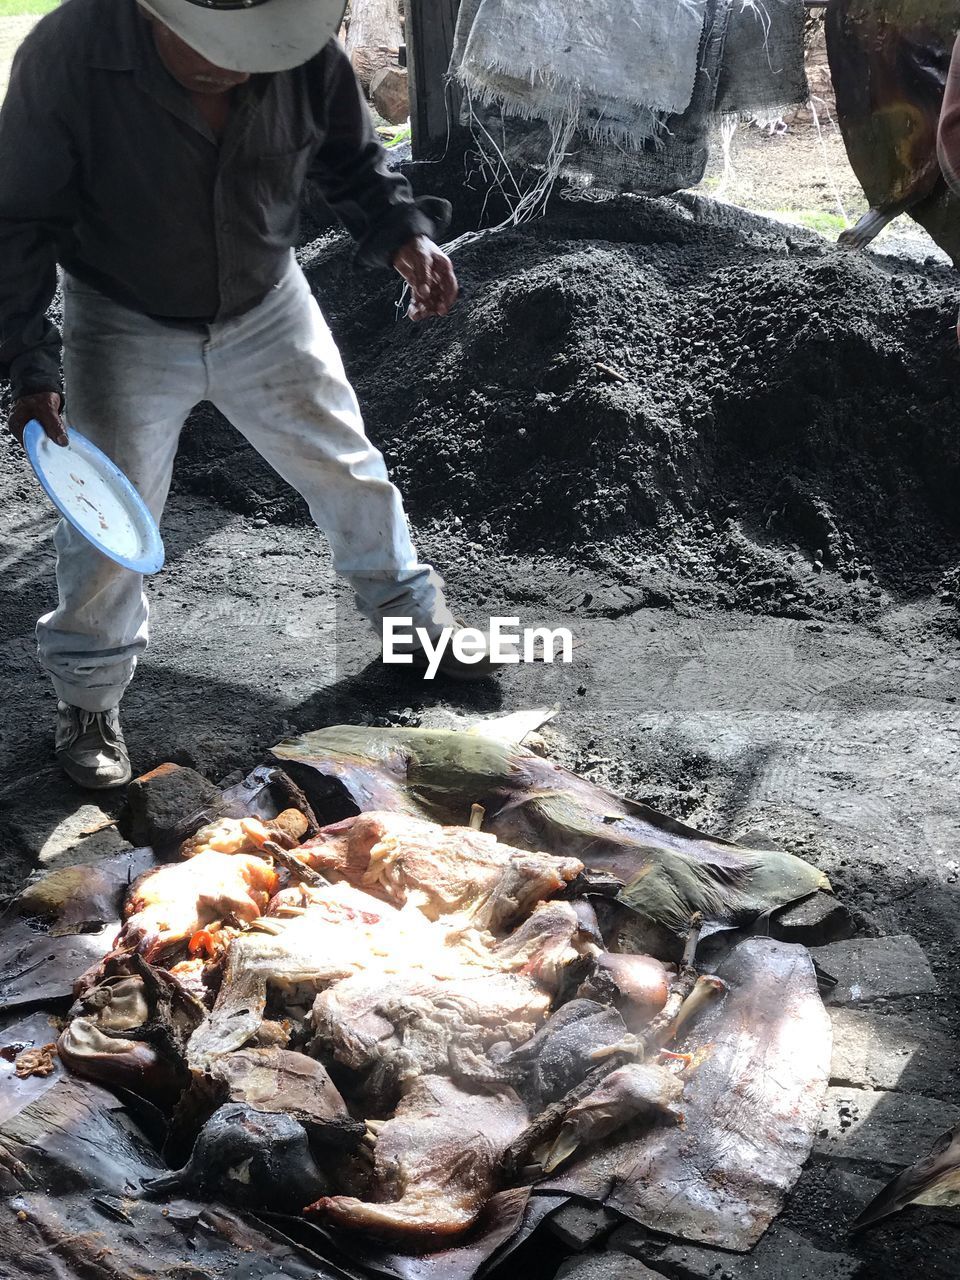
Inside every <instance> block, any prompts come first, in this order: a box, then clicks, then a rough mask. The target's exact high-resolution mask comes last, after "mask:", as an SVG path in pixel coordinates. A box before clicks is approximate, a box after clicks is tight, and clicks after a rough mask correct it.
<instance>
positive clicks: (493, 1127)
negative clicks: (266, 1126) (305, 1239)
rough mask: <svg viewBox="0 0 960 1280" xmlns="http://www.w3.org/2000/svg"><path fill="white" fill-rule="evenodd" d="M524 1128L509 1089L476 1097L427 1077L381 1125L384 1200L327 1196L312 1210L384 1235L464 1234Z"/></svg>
mask: <svg viewBox="0 0 960 1280" xmlns="http://www.w3.org/2000/svg"><path fill="white" fill-rule="evenodd" d="M526 1123H527V1113H526V1111H525V1110H524V1107H523V1106H522V1104H521V1102H520V1100H519V1098H517V1096H516V1094H514V1093H513V1092H512V1090H510V1089H503V1090H500V1091H497V1092H490V1091H477V1092H473V1091H469V1090H467V1089H466V1088H462V1087H461V1086H459V1085H457V1084H454V1082H453V1081H452V1080H448V1079H446V1078H444V1077H443V1076H422V1077H421V1078H420V1079H419V1080H417V1081H416V1082H415V1084H414V1085H413V1086H412V1087H411V1089H410V1091H409V1093H408V1094H407V1095H406V1096H405V1097H404V1098H403V1100H402V1101H401V1102H400V1105H399V1106H398V1108H397V1111H396V1115H395V1116H394V1117H393V1119H392V1120H387V1121H385V1122H384V1123H383V1125H382V1127H380V1126H377V1127H378V1128H379V1136H378V1139H377V1144H376V1148H375V1152H374V1182H375V1187H376V1191H377V1194H378V1195H379V1197H380V1202H379V1203H376V1204H370V1203H367V1202H366V1201H363V1200H357V1199H355V1198H354V1197H353V1196H325V1197H324V1198H323V1199H322V1200H318V1201H317V1202H316V1204H314V1205H311V1206H310V1208H309V1209H308V1210H307V1212H314V1213H319V1214H321V1215H322V1216H323V1217H325V1218H326V1219H328V1220H329V1221H331V1222H333V1223H336V1224H337V1225H338V1226H341V1227H348V1228H352V1229H354V1230H362V1231H370V1232H373V1233H374V1234H376V1235H380V1236H387V1237H394V1238H400V1239H402V1238H404V1237H410V1236H424V1235H433V1236H439V1237H450V1236H455V1235H459V1234H460V1233H462V1232H464V1231H466V1230H467V1229H468V1228H469V1227H470V1226H472V1225H473V1223H474V1222H475V1221H476V1218H477V1215H478V1213H479V1212H480V1210H481V1209H482V1208H483V1205H484V1203H485V1202H486V1200H487V1199H488V1198H489V1197H490V1196H491V1195H492V1194H493V1192H494V1190H495V1189H496V1187H495V1181H494V1180H495V1175H496V1169H497V1165H498V1163H499V1161H500V1158H501V1157H502V1155H503V1153H504V1151H505V1150H506V1149H507V1147H508V1146H509V1145H510V1143H511V1142H512V1141H513V1139H514V1138H515V1137H517V1135H518V1134H519V1133H520V1132H521V1131H522V1130H523V1128H524V1127H525V1125H526Z"/></svg>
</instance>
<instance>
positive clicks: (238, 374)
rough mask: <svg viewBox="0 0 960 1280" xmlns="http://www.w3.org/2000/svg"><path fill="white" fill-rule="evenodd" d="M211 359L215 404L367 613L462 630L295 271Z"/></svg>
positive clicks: (211, 349) (218, 330)
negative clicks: (414, 538) (277, 482)
mask: <svg viewBox="0 0 960 1280" xmlns="http://www.w3.org/2000/svg"><path fill="white" fill-rule="evenodd" d="M207 360H208V369H209V371H210V392H209V398H210V399H211V400H212V401H213V402H214V404H216V406H217V407H218V408H219V409H220V410H221V411H222V412H223V413H224V414H225V415H226V417H227V418H229V419H230V421H231V422H232V423H233V425H234V426H235V427H236V428H237V429H238V430H239V431H240V432H242V433H243V435H244V436H245V437H246V438H247V439H248V440H249V441H250V443H251V444H252V445H253V447H254V448H255V449H256V450H257V451H258V453H260V454H262V456H263V457H264V458H265V459H266V460H267V462H269V463H270V465H271V466H272V467H273V468H274V470H275V471H277V472H278V473H279V475H281V476H282V477H283V478H284V480H286V481H287V483H288V484H290V485H292V486H293V488H295V489H296V490H297V491H298V492H299V493H301V494H302V495H303V497H304V498H305V499H306V501H307V504H308V506H309V508H310V514H311V516H312V517H313V519H314V520H315V521H316V523H317V525H318V526H319V528H320V529H321V530H322V531H323V533H324V534H325V535H326V536H327V539H328V540H329V543H330V548H331V551H332V552H333V562H334V567H335V569H336V570H337V572H338V573H340V574H342V575H343V576H344V577H345V578H346V579H347V580H348V581H349V583H350V585H351V587H352V588H353V590H354V592H355V594H356V597H357V603H358V606H359V608H360V611H361V613H363V614H364V616H365V617H367V618H369V619H370V620H371V621H372V622H374V623H376V622H378V621H379V620H380V619H381V618H383V617H410V618H412V619H413V623H414V626H425V627H428V628H429V629H430V630H431V632H438V631H439V630H440V629H441V628H443V627H447V626H453V625H455V624H454V619H453V617H452V615H451V613H450V611H449V609H448V608H447V605H446V602H445V600H444V597H443V584H442V582H441V580H440V579H439V577H438V576H437V574H436V573H435V572H434V571H433V570H432V569H431V567H430V566H429V565H427V564H421V563H420V562H419V561H418V559H417V555H416V552H415V550H414V548H413V545H412V543H411V541H410V534H409V530H408V527H407V519H406V516H405V514H404V510H403V503H402V501H401V498H400V494H399V493H398V492H397V490H396V488H395V487H394V486H393V485H392V484H391V483H390V480H389V478H388V476H387V470H386V466H385V465H384V461H383V457H382V455H381V454H380V452H379V451H378V450H377V449H375V448H374V447H373V445H372V444H371V443H370V441H369V440H368V439H367V437H366V435H365V433H364V429H363V421H362V418H361V416H360V410H359V407H358V405H357V399H356V396H355V395H354V392H353V388H352V387H351V386H350V384H349V382H348V381H347V378H346V374H345V373H344V369H343V362H342V360H341V359H340V353H339V351H338V350H337V347H336V343H335V342H334V340H333V336H332V335H331V333H330V330H329V328H328V327H327V324H326V321H325V320H324V318H323V316H322V315H321V313H320V308H319V307H318V306H317V303H316V300H315V299H314V298H313V296H312V294H311V292H310V287H309V285H308V284H307V281H306V279H305V278H304V276H303V273H302V272H301V271H300V269H299V267H297V266H296V265H295V264H293V263H292V264H291V269H290V270H289V271H288V272H287V273H286V275H285V276H284V278H283V280H282V281H281V282H280V284H279V285H278V286H277V287H276V288H275V289H273V290H272V291H271V293H270V294H269V295H268V297H267V298H266V300H265V301H264V302H263V303H262V304H261V305H260V306H259V307H257V308H256V309H255V310H254V311H252V312H250V313H249V314H248V315H246V316H244V317H242V318H241V319H239V320H236V321H233V322H228V323H226V324H223V325H218V326H215V327H214V328H213V329H212V331H211V340H210V342H209V344H208V348H207Z"/></svg>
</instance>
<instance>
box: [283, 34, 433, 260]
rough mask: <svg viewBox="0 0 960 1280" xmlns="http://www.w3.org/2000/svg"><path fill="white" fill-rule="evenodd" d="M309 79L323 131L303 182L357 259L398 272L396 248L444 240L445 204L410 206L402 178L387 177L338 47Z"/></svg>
mask: <svg viewBox="0 0 960 1280" xmlns="http://www.w3.org/2000/svg"><path fill="white" fill-rule="evenodd" d="M311 75H312V77H313V85H312V89H313V92H314V94H315V111H316V114H317V116H318V118H322V119H324V121H325V125H326V129H325V134H324V138H323V141H322V142H321V144H320V146H319V147H318V148H317V151H316V152H315V154H314V156H313V159H312V161H311V165H310V169H309V174H308V176H309V177H310V178H312V179H313V180H314V181H315V182H316V184H317V186H318V187H319V189H320V191H321V192H322V194H323V196H324V198H325V199H326V201H327V203H328V204H329V205H330V207H331V208H332V209H333V211H334V213H335V214H336V215H337V216H338V217H339V218H340V220H341V222H342V223H343V224H344V226H345V227H346V229H347V230H348V231H349V232H350V234H351V235H352V236H353V238H354V240H356V242H357V261H358V262H359V263H360V264H361V265H363V266H370V267H377V266H390V265H396V266H397V268H398V270H400V266H401V264H400V263H395V261H394V259H395V258H396V257H397V255H398V253H399V252H400V251H401V250H402V249H404V248H405V247H407V246H411V244H412V242H413V241H416V240H417V239H418V238H419V237H423V238H424V239H425V240H428V241H431V242H432V241H433V240H434V239H435V238H436V237H438V236H440V235H442V234H443V232H444V230H445V229H446V227H447V225H448V224H449V220H450V205H449V204H448V203H447V201H446V200H438V199H434V198H433V197H430V196H426V197H423V198H421V199H420V200H416V199H415V198H414V195H413V192H412V191H411V189H410V184H409V183H408V182H407V180H406V178H404V177H403V175H402V174H399V173H396V172H391V170H390V168H389V165H388V163H387V154H386V152H385V151H384V149H383V147H382V146H381V144H380V141H379V139H378V138H377V135H376V131H375V129H374V127H373V121H372V119H371V117H370V112H369V110H368V108H367V104H366V101H365V100H364V97H363V91H362V90H361V88H360V85H359V83H358V81H357V78H356V76H355V75H354V72H353V68H352V67H351V65H350V62H349V60H348V59H347V56H346V54H345V53H344V52H343V50H342V49H341V48H340V46H339V45H338V44H337V42H336V41H331V42H330V44H329V45H328V46H327V47H326V49H324V51H323V53H322V54H321V55H319V56H318V58H317V59H315V61H314V64H313V65H312V66H311ZM434 247H435V246H434ZM437 253H439V250H437ZM417 258H418V253H417V251H416V250H413V249H411V252H410V253H409V254H408V255H407V258H406V259H405V262H406V264H407V265H408V266H409V269H410V270H411V271H412V270H413V269H414V268H417V269H419V268H420V267H421V264H420V263H419V262H418V261H417ZM401 274H403V275H404V276H405V278H406V272H405V271H401Z"/></svg>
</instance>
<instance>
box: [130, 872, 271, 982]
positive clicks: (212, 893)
mask: <svg viewBox="0 0 960 1280" xmlns="http://www.w3.org/2000/svg"><path fill="white" fill-rule="evenodd" d="M276 891H277V874H276V872H275V871H274V869H273V868H272V867H271V866H270V864H269V863H268V862H265V861H264V860H263V859H262V858H255V857H253V856H252V855H250V854H237V855H235V856H233V857H231V856H230V855H229V854H226V853H213V852H210V851H208V852H206V853H200V854H197V856H196V857H195V858H191V859H190V860H189V861H188V862H177V863H174V864H173V865H171V866H165V867H158V868H157V869H156V870H155V871H148V872H147V873H146V874H145V875H142V876H141V877H140V878H139V879H138V880H136V881H135V882H134V884H133V886H132V888H131V890H130V893H129V895H128V897H127V901H126V904H125V906H124V914H125V916H126V924H125V925H124V927H123V931H122V933H121V935H120V944H121V946H122V947H125V948H128V949H130V950H136V951H140V952H141V953H142V954H143V955H144V956H145V957H146V959H148V960H150V959H153V958H155V957H156V956H158V955H159V954H160V953H161V952H162V951H163V950H164V949H165V948H166V947H168V946H171V945H173V944H174V943H177V942H184V941H186V940H187V939H188V938H191V937H192V936H193V935H194V934H195V933H196V932H197V931H198V930H199V929H202V928H204V927H206V926H207V925H210V924H213V923H214V922H215V921H218V920H224V919H227V918H230V917H233V918H234V919H236V920H238V921H243V922H249V921H251V920H255V919H256V918H257V916H259V915H260V913H261V912H262V911H263V909H264V907H266V905H267V903H268V902H269V900H270V897H271V895H272V894H274V893H276Z"/></svg>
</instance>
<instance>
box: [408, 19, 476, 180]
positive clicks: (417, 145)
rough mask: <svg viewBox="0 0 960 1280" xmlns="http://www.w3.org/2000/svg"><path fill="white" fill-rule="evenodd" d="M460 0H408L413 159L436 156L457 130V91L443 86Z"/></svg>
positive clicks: (433, 157) (445, 83) (454, 135)
mask: <svg viewBox="0 0 960 1280" xmlns="http://www.w3.org/2000/svg"><path fill="white" fill-rule="evenodd" d="M459 8H460V0H406V6H405V9H404V12H405V15H406V18H405V24H404V27H405V31H406V43H407V69H408V73H409V76H410V129H411V133H412V138H411V142H412V145H413V158H414V160H426V159H435V158H436V157H437V156H440V155H442V154H443V152H444V150H445V149H446V146H447V142H448V139H449V141H450V142H451V143H453V142H454V141H455V140H456V138H457V136H458V134H460V133H461V132H462V131H461V126H460V93H459V91H458V90H457V88H456V86H455V85H452V84H451V85H448V84H447V79H446V76H447V69H448V67H449V65H450V55H451V53H452V52H453V33H454V29H455V27H456V23H457V11H458V10H459Z"/></svg>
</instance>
